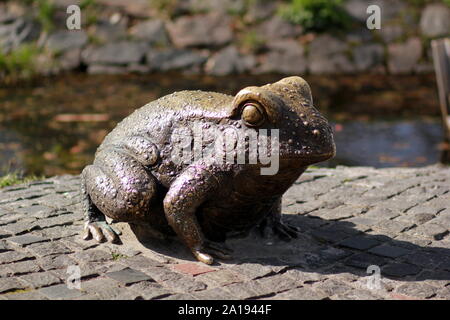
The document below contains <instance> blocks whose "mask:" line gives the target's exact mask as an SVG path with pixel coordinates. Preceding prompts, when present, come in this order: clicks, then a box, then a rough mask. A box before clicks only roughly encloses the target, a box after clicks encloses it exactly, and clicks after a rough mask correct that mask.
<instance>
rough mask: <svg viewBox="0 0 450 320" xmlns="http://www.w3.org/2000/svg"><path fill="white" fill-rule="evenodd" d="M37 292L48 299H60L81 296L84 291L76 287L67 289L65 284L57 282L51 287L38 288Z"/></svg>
mask: <svg viewBox="0 0 450 320" xmlns="http://www.w3.org/2000/svg"><path fill="white" fill-rule="evenodd" d="M38 292H39V294H42V295H44V296H45V297H47V298H48V299H52V300H62V299H73V298H77V297H80V296H82V295H83V294H84V293H83V292H82V291H81V290H78V289H69V288H67V285H66V284H58V285H55V286H51V287H45V288H42V289H39V291H38Z"/></svg>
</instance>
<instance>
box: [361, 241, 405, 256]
mask: <svg viewBox="0 0 450 320" xmlns="http://www.w3.org/2000/svg"><path fill="white" fill-rule="evenodd" d="M369 252H370V253H374V254H376V255H379V256H382V257H388V258H398V257H401V256H404V255H406V254H408V253H410V252H411V251H410V250H407V249H404V248H402V247H397V246H392V245H386V244H384V245H381V246H378V247H374V248H372V249H370V250H369Z"/></svg>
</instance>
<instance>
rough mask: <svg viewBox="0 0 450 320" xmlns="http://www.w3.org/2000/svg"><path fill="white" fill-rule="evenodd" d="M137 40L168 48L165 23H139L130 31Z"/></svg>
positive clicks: (157, 20) (154, 21)
mask: <svg viewBox="0 0 450 320" xmlns="http://www.w3.org/2000/svg"><path fill="white" fill-rule="evenodd" d="M130 33H131V35H132V36H133V37H134V38H135V39H139V40H143V41H146V42H147V43H149V44H156V45H162V46H166V45H168V44H169V38H168V36H167V32H166V28H165V26H164V22H163V21H162V20H159V19H155V20H148V21H145V22H141V23H138V24H137V25H135V26H134V27H132V28H131V30H130Z"/></svg>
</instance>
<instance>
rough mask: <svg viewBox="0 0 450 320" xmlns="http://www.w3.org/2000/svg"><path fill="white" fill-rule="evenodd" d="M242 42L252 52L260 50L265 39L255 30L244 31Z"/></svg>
mask: <svg viewBox="0 0 450 320" xmlns="http://www.w3.org/2000/svg"><path fill="white" fill-rule="evenodd" d="M240 42H241V45H242V47H244V48H245V49H247V50H249V51H250V52H258V51H259V50H260V49H261V48H262V47H263V46H264V44H265V42H264V39H263V38H261V36H260V35H259V34H258V33H257V32H255V31H248V32H246V33H244V34H243V36H242V38H241V41H240Z"/></svg>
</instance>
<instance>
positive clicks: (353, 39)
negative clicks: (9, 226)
mask: <svg viewBox="0 0 450 320" xmlns="http://www.w3.org/2000/svg"><path fill="white" fill-rule="evenodd" d="M73 4H75V5H78V6H79V8H80V13H81V29H80V30H68V28H67V25H66V23H67V19H68V18H69V17H70V16H71V13H67V8H68V6H70V5H73ZM371 4H376V5H378V6H379V7H380V9H381V29H379V30H377V29H374V30H369V29H368V28H367V26H366V20H367V19H368V18H369V16H370V14H368V13H367V12H366V10H367V7H368V6H369V5H371ZM448 35H450V0H444V1H428V0H279V1H269V0H128V1H125V0H80V1H77V0H21V1H20V0H10V1H5V0H3V1H0V176H1V175H5V174H6V173H8V172H20V174H22V175H45V176H51V175H55V174H64V173H73V174H78V173H80V171H81V170H82V168H83V167H84V166H85V165H86V164H88V163H90V162H91V161H92V159H93V156H94V153H95V150H96V148H97V147H98V145H99V144H100V143H101V141H102V140H103V138H104V136H105V135H106V134H107V133H108V132H109V131H110V130H111V129H112V128H113V127H114V126H115V125H116V124H117V122H118V121H120V120H121V119H122V118H124V117H125V116H127V115H128V114H130V113H131V112H132V111H133V110H134V109H136V108H139V107H141V106H142V105H144V104H146V103H147V102H149V101H151V100H154V99H157V98H158V97H161V96H163V95H166V94H169V93H171V92H173V91H177V90H184V89H200V90H210V91H218V92H222V93H227V94H231V95H234V94H236V93H237V91H238V90H239V89H241V88H242V87H245V86H248V85H262V84H265V83H268V82H273V81H277V80H279V79H281V78H283V77H285V76H289V75H300V76H302V77H304V78H305V79H306V80H307V81H308V82H309V83H310V85H311V87H312V91H313V96H314V99H315V105H316V106H317V108H318V109H319V110H320V111H321V112H322V113H323V114H324V115H325V116H326V117H327V118H328V119H329V120H330V121H331V122H332V124H333V129H334V132H335V139H336V145H337V155H336V157H335V158H334V159H333V160H331V161H328V162H326V163H323V164H322V165H324V166H330V167H335V166H337V165H351V166H374V167H392V166H396V167H405V166H425V165H430V164H434V163H436V162H438V160H439V157H440V149H442V147H443V146H442V141H443V133H442V126H441V114H440V109H439V102H438V94H437V87H436V80H435V74H434V69H433V62H432V57H431V48H430V41H431V40H432V39H435V38H441V37H445V36H448Z"/></svg>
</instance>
